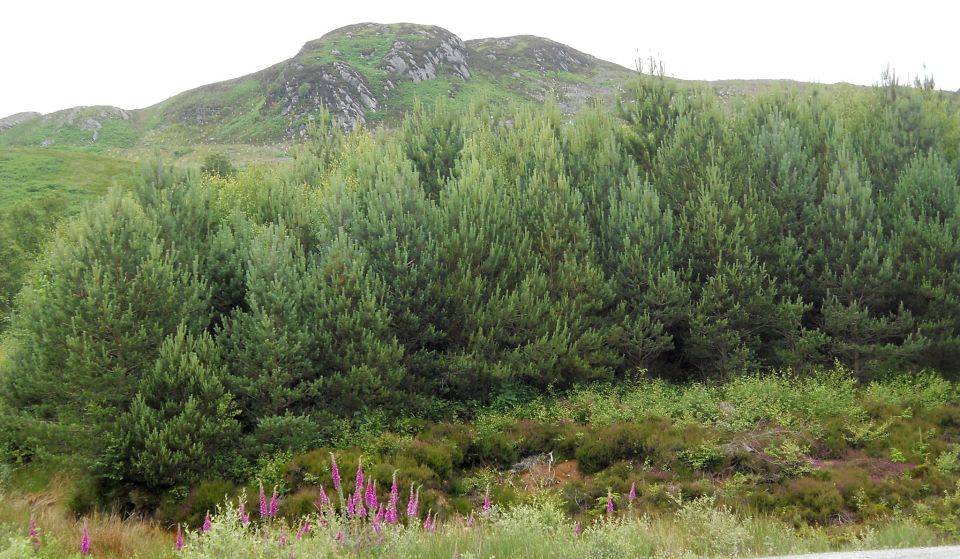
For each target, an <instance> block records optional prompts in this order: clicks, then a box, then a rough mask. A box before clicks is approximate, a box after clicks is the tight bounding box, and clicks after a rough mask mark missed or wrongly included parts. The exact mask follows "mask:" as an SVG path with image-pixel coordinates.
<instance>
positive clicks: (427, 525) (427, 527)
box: [423, 510, 434, 532]
mask: <svg viewBox="0 0 960 559" xmlns="http://www.w3.org/2000/svg"><path fill="white" fill-rule="evenodd" d="M433 522H434V520H433V511H432V510H431V511H427V519H426V520H424V521H423V531H424V532H432V531H433Z"/></svg>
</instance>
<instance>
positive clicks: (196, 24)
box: [0, 0, 960, 116]
mask: <svg viewBox="0 0 960 559" xmlns="http://www.w3.org/2000/svg"><path fill="white" fill-rule="evenodd" d="M958 15H960V6H958V5H957V2H954V1H952V0H940V1H927V0H913V1H908V2H905V1H903V0H900V1H898V2H884V1H878V2H852V1H845V0H832V1H821V0H805V1H802V2H801V1H794V2H786V1H782V0H781V1H776V0H768V1H757V2H747V1H739V2H721V1H702V2H701V1H697V2H694V1H671V0H659V1H656V2H644V1H639V0H621V1H620V2H611V1H606V0H582V1H579V2H564V1H562V0H554V1H551V2H523V1H522V0H510V1H501V0H486V1H484V0H473V1H466V0H459V1H446V2H412V1H398V0H394V1H373V0H365V1H349V0H334V1H330V0H327V1H324V0H313V1H311V2H300V1H287V0H271V1H260V2H250V3H246V2H241V1H233V2H226V1H204V0H190V1H184V0H165V1H150V2H146V1H144V2H137V1H135V0H126V1H122V2H120V1H104V0H70V1H60V0H58V1H51V0H22V1H21V0H4V1H3V3H2V5H0V116H5V115H8V114H12V113H16V112H20V111H39V112H43V113H47V112H52V111H56V110H59V109H64V108H68V107H72V106H76V105H94V104H103V105H116V106H120V107H123V108H126V109H136V108H142V107H145V106H148V105H151V104H153V103H157V102H159V101H162V100H163V99H166V98H167V97H170V96H171V95H174V94H176V93H179V92H181V91H184V90H186V89H190V88H193V87H197V86H200V85H204V84H207V83H211V82H215V81H219V80H224V79H229V78H233V77H237V76H241V75H244V74H247V73H250V72H254V71H257V70H260V69H262V68H265V67H267V66H270V65H272V64H274V63H276V62H279V61H281V60H284V59H286V58H289V57H291V56H293V55H294V54H295V53H296V52H297V51H298V50H299V48H300V46H301V45H302V44H303V43H305V42H306V41H309V40H311V39H315V38H318V37H320V36H321V35H323V34H324V33H326V32H328V31H331V30H333V29H335V28H337V27H341V26H344V25H348V24H351V23H358V22H362V21H376V22H380V23H392V22H413V23H426V24H433V25H439V26H441V27H444V28H446V29H449V30H450V31H452V32H454V33H456V34H457V35H459V36H460V37H461V38H463V39H475V38H482V37H502V36H507V35H519V34H532V35H540V36H543V37H548V38H551V39H554V40H556V41H560V42H562V43H566V44H568V45H570V46H572V47H574V48H577V49H579V50H582V51H584V52H587V53H589V54H592V55H594V56H597V57H599V58H604V59H607V60H610V61H613V62H617V63H619V64H622V65H624V66H627V67H630V68H633V67H634V61H635V60H636V59H637V58H638V57H641V58H646V57H647V56H648V55H651V54H653V55H657V56H659V58H660V59H662V60H663V61H664V62H665V64H666V69H667V73H668V74H671V75H673V76H676V77H678V78H687V79H726V78H791V79H795V80H804V81H817V82H822V83H834V82H838V81H845V82H850V83H858V84H865V85H869V84H872V83H875V82H877V80H878V79H879V76H880V73H881V71H882V69H883V68H884V66H886V65H887V64H888V63H889V64H890V65H891V66H892V67H893V68H895V69H896V70H897V72H898V74H900V75H902V76H914V75H917V74H919V73H922V72H923V67H924V64H925V65H926V70H927V72H928V73H931V74H933V76H934V78H935V79H936V82H937V85H938V86H939V87H940V88H942V89H949V90H957V89H958V88H960V60H958V58H957V56H956V55H957V53H958V52H960V36H958V34H957V31H956V29H957V23H958V19H957V16H958Z"/></svg>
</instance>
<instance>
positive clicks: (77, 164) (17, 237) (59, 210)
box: [0, 146, 136, 331]
mask: <svg viewBox="0 0 960 559" xmlns="http://www.w3.org/2000/svg"><path fill="white" fill-rule="evenodd" d="M135 168H136V165H135V164H134V163H132V162H130V161H125V160H121V159H115V158H111V157H104V156H101V155H96V154H92V153H84V152H77V151H72V152H70V151H59V150H53V149H46V148H29V147H10V146H0V262H2V263H3V266H2V267H0V331H3V329H4V320H5V317H6V315H7V313H8V312H9V310H10V308H11V307H12V305H13V298H14V296H15V295H16V293H17V291H19V289H20V286H21V284H22V282H23V278H24V275H25V274H26V273H27V271H28V270H29V268H30V266H31V263H32V261H33V260H34V258H35V257H36V254H37V252H38V251H39V250H40V248H41V247H42V246H43V244H44V243H45V242H47V241H49V240H50V238H51V234H52V232H53V230H54V228H55V226H56V224H57V223H58V222H59V221H60V220H62V219H63V218H64V217H65V216H68V215H72V214H75V213H76V212H77V211H78V210H79V208H80V207H81V206H82V205H83V204H84V203H85V202H89V201H92V200H95V199H96V198H97V197H99V196H100V195H102V194H103V193H105V192H106V191H107V190H108V189H109V188H110V187H111V186H112V185H119V186H129V185H131V184H132V182H133V172H134V170H135Z"/></svg>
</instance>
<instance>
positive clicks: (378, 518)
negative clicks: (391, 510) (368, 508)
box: [373, 505, 383, 534]
mask: <svg viewBox="0 0 960 559" xmlns="http://www.w3.org/2000/svg"><path fill="white" fill-rule="evenodd" d="M381 522H383V505H380V509H379V510H377V514H375V515H374V516H373V531H374V532H376V533H378V534H379V533H380V523H381Z"/></svg>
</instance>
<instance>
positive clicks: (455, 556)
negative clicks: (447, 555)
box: [453, 544, 460, 559]
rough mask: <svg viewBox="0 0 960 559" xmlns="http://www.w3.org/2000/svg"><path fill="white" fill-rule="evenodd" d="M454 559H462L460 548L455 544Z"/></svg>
mask: <svg viewBox="0 0 960 559" xmlns="http://www.w3.org/2000/svg"><path fill="white" fill-rule="evenodd" d="M453 559H460V546H459V545H457V544H453Z"/></svg>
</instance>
